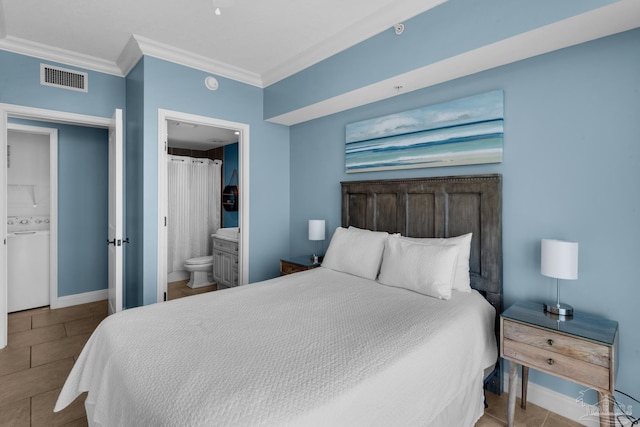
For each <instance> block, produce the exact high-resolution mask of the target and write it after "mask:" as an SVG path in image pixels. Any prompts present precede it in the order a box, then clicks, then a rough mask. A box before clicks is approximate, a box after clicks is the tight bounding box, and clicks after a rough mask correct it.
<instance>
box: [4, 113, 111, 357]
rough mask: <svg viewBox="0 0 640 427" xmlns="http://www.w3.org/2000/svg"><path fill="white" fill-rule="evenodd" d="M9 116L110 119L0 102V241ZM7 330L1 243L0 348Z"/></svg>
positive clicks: (93, 123) (104, 122)
mask: <svg viewBox="0 0 640 427" xmlns="http://www.w3.org/2000/svg"><path fill="white" fill-rule="evenodd" d="M9 117H13V118H21V119H29V120H38V121H43V122H52V123H64V124H72V125H79V126H89V127H98V128H108V127H109V123H110V122H111V119H110V118H105V117H97V116H88V115H84V114H76V113H68V112H64V111H56V110H46V109H42V108H34V107H25V106H22V105H13V104H1V103H0V238H2V240H4V239H6V236H7V203H6V202H7V196H6V187H7V167H6V165H7V127H8V126H7V120H8V119H9ZM56 176H57V174H56ZM56 202H57V201H56ZM56 206H57V205H56ZM56 212H57V209H56ZM56 222H57V221H56ZM56 239H57V230H56ZM0 243H2V242H0ZM56 268H57V260H56ZM56 276H57V273H56ZM57 303H59V301H58V302H57ZM7 331H8V321H7V253H6V246H5V245H4V244H0V349H2V348H4V347H6V346H7Z"/></svg>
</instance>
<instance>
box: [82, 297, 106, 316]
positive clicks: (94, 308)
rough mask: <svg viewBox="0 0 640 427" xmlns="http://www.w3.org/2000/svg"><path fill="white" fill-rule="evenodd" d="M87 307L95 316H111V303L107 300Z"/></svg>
mask: <svg viewBox="0 0 640 427" xmlns="http://www.w3.org/2000/svg"><path fill="white" fill-rule="evenodd" d="M86 305H87V307H89V310H91V312H92V313H93V314H96V315H104V316H106V315H107V314H109V303H108V302H107V300H102V301H96V302H91V303H89V304H86Z"/></svg>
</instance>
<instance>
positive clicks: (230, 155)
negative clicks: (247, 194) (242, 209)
mask: <svg viewBox="0 0 640 427" xmlns="http://www.w3.org/2000/svg"><path fill="white" fill-rule="evenodd" d="M222 167H223V169H224V177H223V182H222V188H224V187H225V186H226V185H227V184H229V182H230V180H231V177H232V175H233V171H234V170H237V171H238V172H239V171H240V168H239V167H238V144H237V143H235V144H229V145H225V146H224V159H223V161H222ZM232 184H233V185H237V184H238V176H237V174H236V178H235V180H234V181H233V182H232ZM222 225H223V227H237V226H238V211H227V210H225V209H222Z"/></svg>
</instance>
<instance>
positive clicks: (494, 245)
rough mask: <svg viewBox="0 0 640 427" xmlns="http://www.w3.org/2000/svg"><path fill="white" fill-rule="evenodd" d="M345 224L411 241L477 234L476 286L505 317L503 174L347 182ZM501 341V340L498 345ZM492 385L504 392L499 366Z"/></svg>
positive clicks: (473, 258) (344, 186)
mask: <svg viewBox="0 0 640 427" xmlns="http://www.w3.org/2000/svg"><path fill="white" fill-rule="evenodd" d="M341 184H342V226H343V227H348V226H350V225H352V226H354V227H358V228H365V229H368V230H374V231H387V232H389V233H400V234H402V235H403V236H408V237H453V236H459V235H461V234H466V233H470V232H471V233H473V238H472V240H471V257H470V259H469V273H470V276H471V286H472V287H473V288H474V289H477V290H478V291H480V293H482V295H484V297H485V298H486V299H487V301H489V303H491V305H493V306H494V307H495V309H496V334H497V335H498V334H499V329H498V324H499V322H498V321H497V320H498V317H499V315H500V313H502V176H501V175H465V176H449V177H437V178H414V179H397V180H382V181H350V182H342V183H341ZM499 339H500V337H499V336H498V342H500V341H499ZM488 381H489V382H488V384H487V387H488V388H489V389H490V390H491V391H493V392H495V393H498V394H500V393H501V392H502V381H501V374H500V367H499V364H498V365H497V367H496V369H495V370H494V375H492V376H491V377H490V379H489V380H488Z"/></svg>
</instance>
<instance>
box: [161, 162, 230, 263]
mask: <svg viewBox="0 0 640 427" xmlns="http://www.w3.org/2000/svg"><path fill="white" fill-rule="evenodd" d="M167 161H168V167H167V169H168V170H167V172H168V173H167V175H168V181H169V185H168V188H169V191H168V197H169V200H168V202H169V209H168V218H167V221H168V224H167V234H168V236H167V240H168V241H167V245H168V247H167V253H168V260H167V267H168V272H169V273H171V272H173V271H181V270H184V267H183V264H184V261H185V260H187V259H189V258H195V257H200V256H205V255H211V250H212V247H211V245H212V240H211V235H212V234H213V233H215V232H216V231H217V230H218V228H220V202H221V195H220V187H221V184H222V182H221V180H222V173H221V171H222V162H221V161H220V160H210V159H194V158H191V157H183V156H167Z"/></svg>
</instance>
